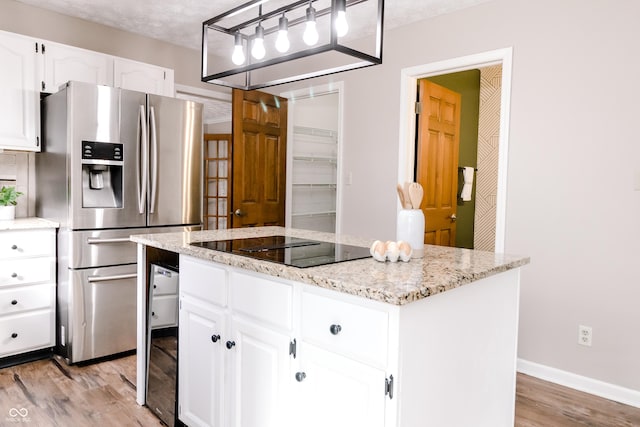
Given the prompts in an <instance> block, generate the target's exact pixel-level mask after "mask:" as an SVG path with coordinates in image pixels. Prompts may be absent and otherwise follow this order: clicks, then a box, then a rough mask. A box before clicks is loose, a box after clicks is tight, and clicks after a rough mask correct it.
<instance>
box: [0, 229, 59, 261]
mask: <svg viewBox="0 0 640 427" xmlns="http://www.w3.org/2000/svg"><path fill="white" fill-rule="evenodd" d="M55 254H56V233H55V230H53V229H45V230H18V231H2V232H0V259H7V258H9V259H13V258H28V257H35V256H55Z"/></svg>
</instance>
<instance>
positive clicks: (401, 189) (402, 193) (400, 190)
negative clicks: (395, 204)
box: [398, 184, 406, 208]
mask: <svg viewBox="0 0 640 427" xmlns="http://www.w3.org/2000/svg"><path fill="white" fill-rule="evenodd" d="M398 198H399V199H400V205H401V206H402V207H403V208H404V207H405V203H406V202H405V200H404V190H403V188H402V185H400V184H398Z"/></svg>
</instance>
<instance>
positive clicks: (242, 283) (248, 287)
mask: <svg viewBox="0 0 640 427" xmlns="http://www.w3.org/2000/svg"><path fill="white" fill-rule="evenodd" d="M230 283H231V284H232V285H231V289H230V293H231V308H232V310H233V311H234V312H235V313H243V314H246V315H248V316H251V317H253V318H256V319H259V320H263V321H265V322H268V323H270V324H272V325H274V326H277V327H281V328H285V329H292V328H293V287H292V286H291V285H288V284H286V283H281V282H276V281H273V280H269V279H265V278H262V277H258V276H254V275H249V274H243V273H238V272H236V271H234V272H232V273H231V280H230Z"/></svg>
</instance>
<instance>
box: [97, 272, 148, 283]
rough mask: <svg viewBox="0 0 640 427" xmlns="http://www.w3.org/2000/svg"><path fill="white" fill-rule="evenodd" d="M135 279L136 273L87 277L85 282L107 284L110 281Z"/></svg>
mask: <svg viewBox="0 0 640 427" xmlns="http://www.w3.org/2000/svg"><path fill="white" fill-rule="evenodd" d="M136 277H138V275H137V274H136V273H130V274H114V275H113V276H89V277H87V282H89V283H95V282H108V281H110V280H124V279H135V278H136Z"/></svg>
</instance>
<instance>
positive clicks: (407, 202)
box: [403, 181, 413, 209]
mask: <svg viewBox="0 0 640 427" xmlns="http://www.w3.org/2000/svg"><path fill="white" fill-rule="evenodd" d="M410 186H411V183H410V182H408V181H407V182H405V183H404V189H403V191H404V201H405V204H404V208H405V209H413V206H411V205H412V203H411V197H410V196H409V187H410Z"/></svg>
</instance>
